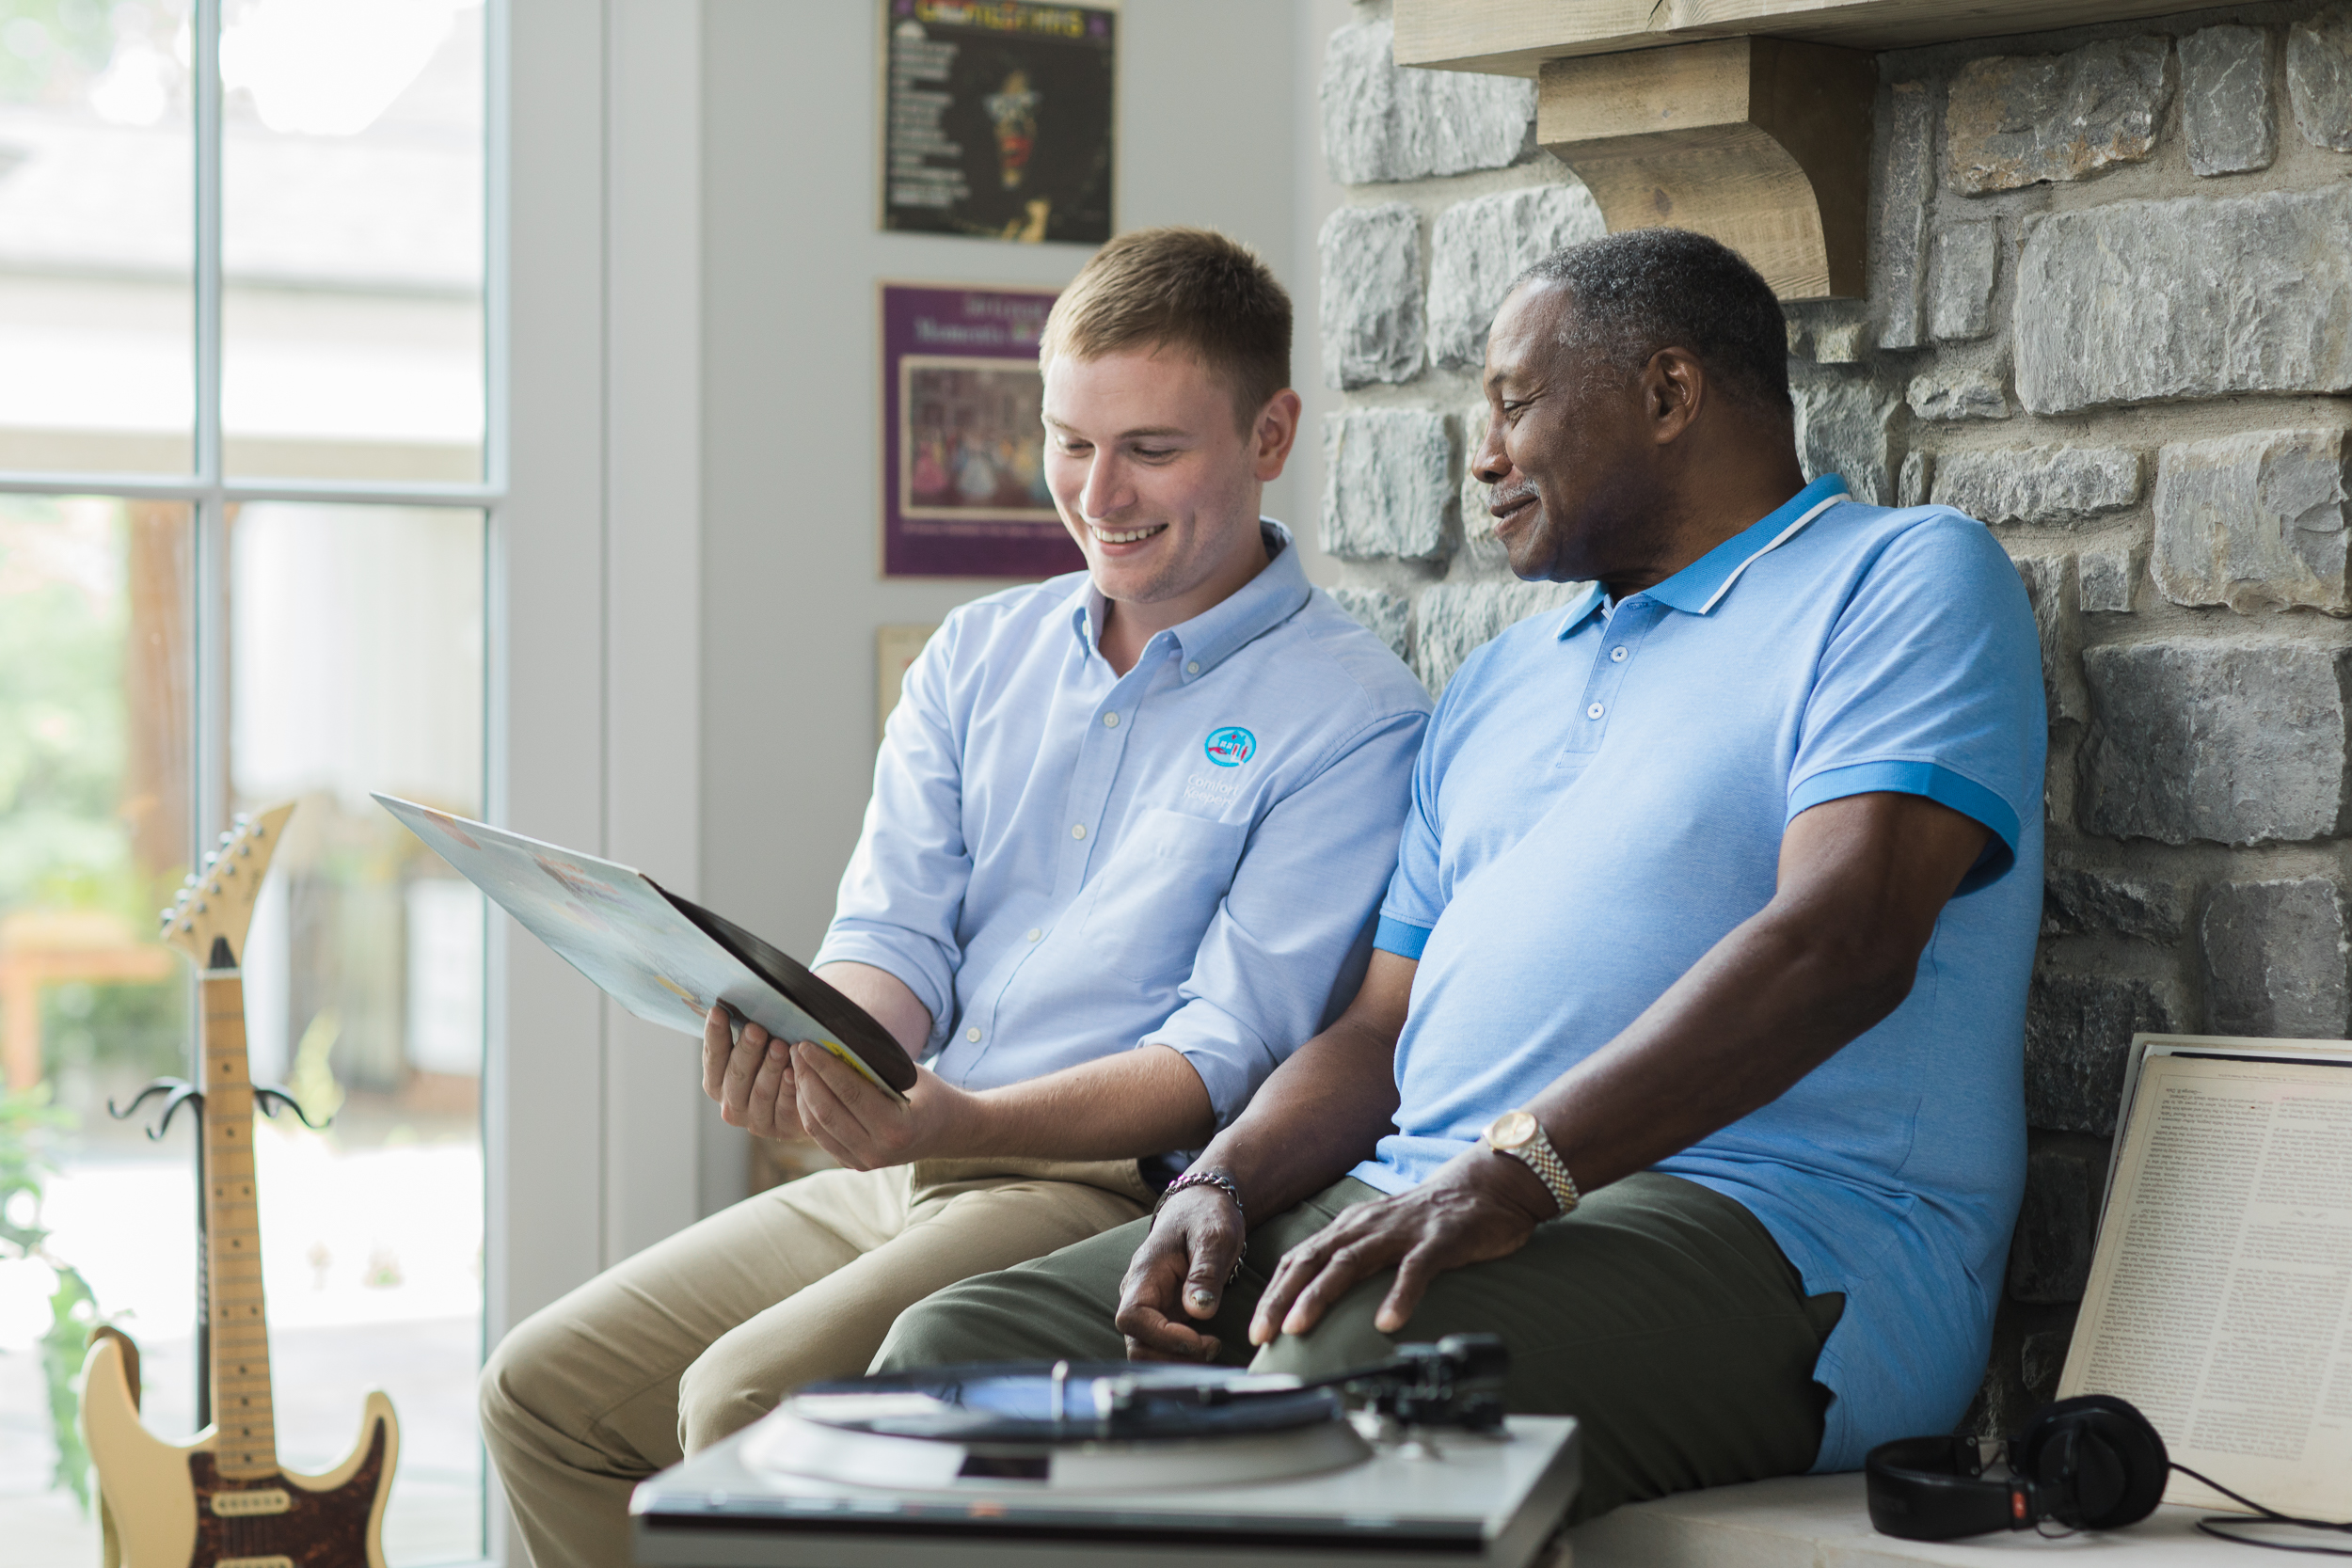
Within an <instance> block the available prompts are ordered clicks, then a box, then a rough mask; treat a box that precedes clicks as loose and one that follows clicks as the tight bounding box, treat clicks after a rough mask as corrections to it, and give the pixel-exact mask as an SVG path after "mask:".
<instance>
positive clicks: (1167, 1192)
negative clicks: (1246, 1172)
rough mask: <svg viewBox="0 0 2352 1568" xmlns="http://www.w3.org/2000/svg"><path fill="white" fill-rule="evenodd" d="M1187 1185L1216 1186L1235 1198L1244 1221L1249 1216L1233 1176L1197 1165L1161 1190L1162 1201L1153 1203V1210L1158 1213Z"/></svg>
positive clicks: (1226, 1194) (1234, 1206)
mask: <svg viewBox="0 0 2352 1568" xmlns="http://www.w3.org/2000/svg"><path fill="white" fill-rule="evenodd" d="M1186 1187H1215V1188H1216V1190H1217V1191H1219V1192H1221V1193H1223V1194H1224V1195H1225V1196H1227V1197H1230V1198H1232V1200H1233V1211H1234V1212H1236V1213H1238V1214H1240V1215H1241V1217H1242V1218H1243V1220H1244V1221H1247V1220H1248V1218H1249V1210H1248V1206H1246V1205H1245V1204H1244V1203H1243V1202H1242V1200H1241V1189H1240V1188H1239V1187H1237V1186H1235V1185H1234V1184H1233V1179H1232V1177H1230V1176H1228V1175H1226V1174H1225V1173H1224V1172H1223V1171H1221V1170H1201V1169H1199V1168H1197V1167H1196V1168H1195V1169H1192V1170H1188V1171H1186V1172H1184V1175H1182V1176H1180V1177H1178V1178H1177V1179H1176V1180H1173V1181H1170V1182H1169V1183H1168V1186H1167V1187H1166V1188H1165V1189H1163V1190H1162V1191H1161V1193H1160V1201H1159V1202H1158V1203H1154V1204H1153V1205H1152V1212H1153V1213H1155V1214H1156V1213H1158V1212H1160V1210H1161V1209H1162V1207H1164V1206H1165V1205H1166V1204H1167V1202H1168V1199H1169V1198H1171V1197H1174V1196H1176V1195H1177V1194H1178V1193H1181V1192H1183V1191H1184V1189H1185V1188H1186Z"/></svg>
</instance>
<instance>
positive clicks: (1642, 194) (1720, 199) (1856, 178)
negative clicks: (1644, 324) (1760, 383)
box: [1400, 6, 1877, 299]
mask: <svg viewBox="0 0 2352 1568" xmlns="http://www.w3.org/2000/svg"><path fill="white" fill-rule="evenodd" d="M1400 10H1401V6H1400ZM1538 80H1539V82H1540V87H1539V89H1538V93H1537V98H1536V108H1535V139H1536V141H1537V142H1539V143H1540V144H1542V146H1543V148H1544V150H1546V151H1548V152H1549V153H1551V154H1552V156H1554V157H1556V158H1558V159H1559V160H1560V161H1561V162H1562V163H1564V164H1565V165H1567V166H1568V167H1569V168H1570V169H1572V170H1574V171H1575V173H1576V177H1577V178H1578V179H1580V180H1581V181H1583V182H1584V184H1585V186H1586V188H1587V189H1589V190H1590V191H1591V192H1592V193H1593V199H1594V200H1595V201H1596V202H1597V203H1598V204H1599V206H1600V212H1601V216H1602V217H1604V218H1606V219H1607V220H1608V223H1609V229H1610V231H1611V232H1612V233H1614V232H1616V231H1617V230H1623V229H1646V228H1653V227H1656V226H1659V225H1661V224H1672V225H1674V226H1675V227H1677V228H1679V229H1692V230H1697V231H1698V232H1700V233H1702V234H1707V235H1710V236H1712V237H1713V238H1715V239H1718V240H1721V241H1723V242H1724V244H1725V245H1729V246H1731V248H1732V249H1734V250H1736V251H1738V252H1740V255H1742V256H1744V257H1746V258H1747V259H1748V261H1749V262H1750V263H1751V264H1752V265H1754V266H1755V268H1756V271H1758V272H1760V273H1762V274H1763V275H1764V278H1765V281H1766V282H1768V283H1770V284H1772V292H1773V293H1777V294H1778V295H1779V296H1780V297H1781V298H1783V299H1825V298H1830V297H1833V296H1840V295H1857V294H1860V293H1863V292H1864V288H1865V285H1864V270H1865V265H1866V258H1865V232H1864V222H1865V220H1864V207H1865V202H1866V199H1867V195H1868V191H1869V150H1870V105H1871V102H1872V100H1873V98H1874V97H1875V96H1876V90H1875V89H1876V81H1877V68H1876V65H1875V64H1874V62H1873V61H1872V59H1871V57H1870V56H1869V55H1867V54H1864V53H1862V52H1860V51H1858V50H1851V49H1833V48H1829V47H1827V46H1824V45H1821V44H1814V43H1792V42H1789V41H1788V40H1782V39H1768V38H1734V39H1720V40H1714V41H1712V42H1708V43H1684V44H1675V45H1671V46H1669V47H1667V48H1663V49H1645V50H1642V51H1640V52H1638V53H1633V54H1623V55H1609V56H1606V57H1599V56H1592V55H1586V56H1581V57H1576V58H1569V59H1560V60H1553V61H1551V62H1549V64H1547V65H1546V66H1545V67H1544V68H1543V72H1542V75H1541V76H1540V77H1539V78H1538Z"/></svg>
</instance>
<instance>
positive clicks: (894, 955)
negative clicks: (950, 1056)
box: [808, 922, 956, 1054]
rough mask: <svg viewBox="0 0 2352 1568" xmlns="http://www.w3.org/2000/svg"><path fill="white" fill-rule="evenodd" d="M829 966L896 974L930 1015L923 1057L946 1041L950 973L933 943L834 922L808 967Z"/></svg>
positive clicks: (951, 1013)
mask: <svg viewBox="0 0 2352 1568" xmlns="http://www.w3.org/2000/svg"><path fill="white" fill-rule="evenodd" d="M830 963H858V964H871V965H873V966H874V967H875V968H876V969H879V970H883V971H886V972H887V973H889V974H895V975H897V976H898V979H899V980H900V982H902V983H903V984H904V985H905V986H906V988H907V990H911V991H913V992H914V999H915V1000H916V1001H917V1002H920V1003H922V1004H923V1006H924V1007H925V1008H926V1009H928V1010H929V1011H930V1015H931V1034H930V1043H929V1044H928V1045H927V1046H926V1047H925V1048H924V1049H925V1053H926V1054H928V1053H931V1052H935V1051H937V1050H938V1049H939V1048H940V1047H941V1046H943V1045H945V1044H946V1042H947V1033H948V1031H949V1030H951V1029H953V1028H954V1027H955V1023H956V1020H955V1007H956V1003H955V998H956V974H955V970H954V968H953V967H952V966H951V965H949V964H948V963H947V961H946V957H945V955H943V954H942V953H941V952H940V951H939V944H938V943H937V942H930V941H927V940H926V939H924V938H922V937H918V936H916V935H914V933H913V932H911V931H905V930H899V929H893V928H891V927H873V926H867V925H865V924H863V923H860V924H858V925H855V926H850V925H845V924H843V923H841V922H835V923H834V927H833V929H831V930H830V931H827V932H826V933H825V941H824V945H822V946H821V947H819V948H818V949H817V956H816V957H815V958H811V959H810V960H809V961H808V967H809V968H811V969H818V968H821V967H822V966H824V965H826V964H830Z"/></svg>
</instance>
